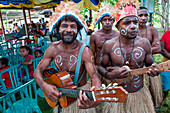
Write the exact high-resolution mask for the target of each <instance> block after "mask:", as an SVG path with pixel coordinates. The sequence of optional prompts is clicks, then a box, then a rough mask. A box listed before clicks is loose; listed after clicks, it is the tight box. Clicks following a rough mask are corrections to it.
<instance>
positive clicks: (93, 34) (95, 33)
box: [91, 29, 101, 38]
mask: <svg viewBox="0 0 170 113" xmlns="http://www.w3.org/2000/svg"><path fill="white" fill-rule="evenodd" d="M100 34H101V29H99V30H97V31H95V32H93V33H92V34H91V37H93V38H96V37H98V36H100Z"/></svg>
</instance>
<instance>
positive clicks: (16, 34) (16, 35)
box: [13, 30, 20, 39]
mask: <svg viewBox="0 0 170 113" xmlns="http://www.w3.org/2000/svg"><path fill="white" fill-rule="evenodd" d="M13 37H14V38H15V39H18V38H20V34H19V32H18V30H15V35H13Z"/></svg>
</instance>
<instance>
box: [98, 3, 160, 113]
mask: <svg viewBox="0 0 170 113" xmlns="http://www.w3.org/2000/svg"><path fill="white" fill-rule="evenodd" d="M126 3H127V2H125V3H124V4H122V6H119V7H121V9H119V11H118V12H117V14H116V28H117V29H118V30H119V32H120V35H119V36H118V37H116V38H113V39H111V40H109V41H106V42H105V44H104V45H103V57H102V66H99V72H100V73H101V75H103V76H104V77H105V78H107V79H111V80H113V81H114V79H123V78H126V77H127V76H128V70H127V68H125V67H122V66H124V65H127V66H129V68H130V69H138V68H142V67H143V65H144V64H145V65H146V66H151V65H152V64H153V58H152V51H151V45H150V42H149V40H148V39H143V38H141V37H139V36H137V31H138V18H137V10H136V8H135V7H134V4H135V3H133V5H132V4H128V5H127V4H126ZM129 3H130V2H129ZM136 4H138V1H136ZM109 61H111V66H113V67H117V68H115V69H114V70H109V69H108V68H109ZM152 66H155V65H152ZM158 72H159V70H157V69H155V70H152V69H149V70H148V71H147V73H148V75H149V76H157V75H158ZM120 85H121V86H122V87H124V88H125V89H126V90H127V91H128V92H129V94H128V97H127V99H126V101H125V102H124V103H105V104H104V108H103V112H104V113H154V112H155V111H154V106H153V102H152V101H151V95H150V93H149V90H148V89H147V87H146V86H145V85H144V84H143V75H135V76H133V77H132V79H131V80H130V81H126V82H123V83H122V84H120Z"/></svg>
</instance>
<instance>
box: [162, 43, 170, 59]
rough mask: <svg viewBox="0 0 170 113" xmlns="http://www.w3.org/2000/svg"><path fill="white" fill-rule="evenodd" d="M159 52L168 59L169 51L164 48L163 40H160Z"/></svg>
mask: <svg viewBox="0 0 170 113" xmlns="http://www.w3.org/2000/svg"><path fill="white" fill-rule="evenodd" d="M161 54H162V55H163V56H164V57H166V58H168V59H170V53H169V52H168V51H167V50H166V49H165V43H164V42H163V41H161Z"/></svg>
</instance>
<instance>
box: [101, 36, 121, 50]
mask: <svg viewBox="0 0 170 113" xmlns="http://www.w3.org/2000/svg"><path fill="white" fill-rule="evenodd" d="M118 42H119V37H118V36H117V37H115V38H112V39H110V40H107V41H106V42H105V43H104V45H103V51H104V52H106V53H108V52H110V51H111V49H110V48H112V47H113V46H114V45H116V44H117V43H118Z"/></svg>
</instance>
